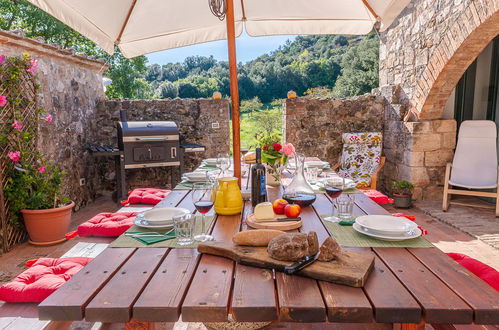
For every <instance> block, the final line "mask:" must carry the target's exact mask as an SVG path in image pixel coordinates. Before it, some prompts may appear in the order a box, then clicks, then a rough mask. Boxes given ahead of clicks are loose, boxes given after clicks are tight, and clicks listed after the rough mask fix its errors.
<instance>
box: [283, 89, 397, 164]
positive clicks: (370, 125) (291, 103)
mask: <svg viewBox="0 0 499 330" xmlns="http://www.w3.org/2000/svg"><path fill="white" fill-rule="evenodd" d="M386 106H387V103H386V99H385V98H384V97H382V96H380V95H372V94H366V95H362V96H357V97H353V98H348V99H313V98H307V97H300V98H295V99H287V100H286V101H285V104H284V119H283V120H284V121H283V128H284V137H285V140H286V142H288V143H289V142H291V143H293V145H295V147H296V149H297V150H298V152H301V153H304V154H306V155H307V156H310V157H313V156H315V157H319V158H320V159H323V160H326V161H328V162H330V163H331V164H335V163H337V162H338V157H339V155H340V154H341V149H342V147H343V144H342V142H341V134H342V133H346V132H382V131H383V125H384V124H383V121H384V119H383V118H384V115H383V114H384V111H385V108H386Z"/></svg>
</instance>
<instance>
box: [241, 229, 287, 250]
mask: <svg viewBox="0 0 499 330" xmlns="http://www.w3.org/2000/svg"><path fill="white" fill-rule="evenodd" d="M282 234H285V232H283V231H280V230H274V229H255V230H247V231H241V232H239V233H237V234H235V235H234V236H232V242H234V244H238V245H246V246H267V245H268V244H269V242H270V240H271V239H272V238H274V237H276V236H279V235H282Z"/></svg>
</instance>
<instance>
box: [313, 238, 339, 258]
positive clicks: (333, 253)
mask: <svg viewBox="0 0 499 330" xmlns="http://www.w3.org/2000/svg"><path fill="white" fill-rule="evenodd" d="M340 253H341V247H340V246H339V244H338V242H336V240H335V239H334V238H332V237H328V238H326V240H325V241H324V243H322V245H321V248H320V253H319V257H318V258H317V259H319V260H320V261H331V260H334V259H336V258H337V257H338V255H339V254H340Z"/></svg>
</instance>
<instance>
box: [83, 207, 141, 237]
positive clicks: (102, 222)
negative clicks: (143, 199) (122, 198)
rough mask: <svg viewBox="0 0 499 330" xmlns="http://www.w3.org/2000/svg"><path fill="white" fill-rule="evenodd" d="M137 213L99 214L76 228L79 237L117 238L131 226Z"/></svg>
mask: <svg viewBox="0 0 499 330" xmlns="http://www.w3.org/2000/svg"><path fill="white" fill-rule="evenodd" d="M136 215H137V212H120V213H99V214H97V215H96V216H95V217H93V218H92V219H90V220H88V221H87V222H84V223H82V224H81V225H79V226H78V235H79V236H82V237H83V236H107V237H117V236H120V235H121V234H123V233H124V232H125V231H126V230H127V229H128V228H130V227H131V226H133V220H134V219H135V216H136Z"/></svg>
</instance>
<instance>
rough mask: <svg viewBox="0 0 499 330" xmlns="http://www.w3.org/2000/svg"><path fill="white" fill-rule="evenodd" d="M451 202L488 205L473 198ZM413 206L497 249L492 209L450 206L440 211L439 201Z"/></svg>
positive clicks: (498, 232) (498, 223) (497, 222)
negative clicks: (446, 209)
mask: <svg viewBox="0 0 499 330" xmlns="http://www.w3.org/2000/svg"><path fill="white" fill-rule="evenodd" d="M453 200H456V201H459V202H464V203H475V204H482V205H483V204H488V205H491V204H489V203H487V202H485V201H483V200H480V199H478V198H475V197H459V198H453ZM415 206H416V207H417V208H418V209H420V210H421V211H423V212H424V213H425V214H427V215H429V216H431V217H433V218H435V219H437V220H438V221H441V222H443V223H446V224H448V225H450V226H452V227H454V228H457V229H459V230H460V231H462V232H465V233H467V234H469V235H471V236H473V237H475V238H477V239H479V240H480V241H482V242H485V243H487V244H488V245H490V246H492V247H494V248H496V249H499V218H496V217H495V214H494V209H487V208H480V207H469V206H461V205H451V206H450V207H449V210H448V211H447V212H444V211H442V202H441V201H418V202H416V203H415Z"/></svg>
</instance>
